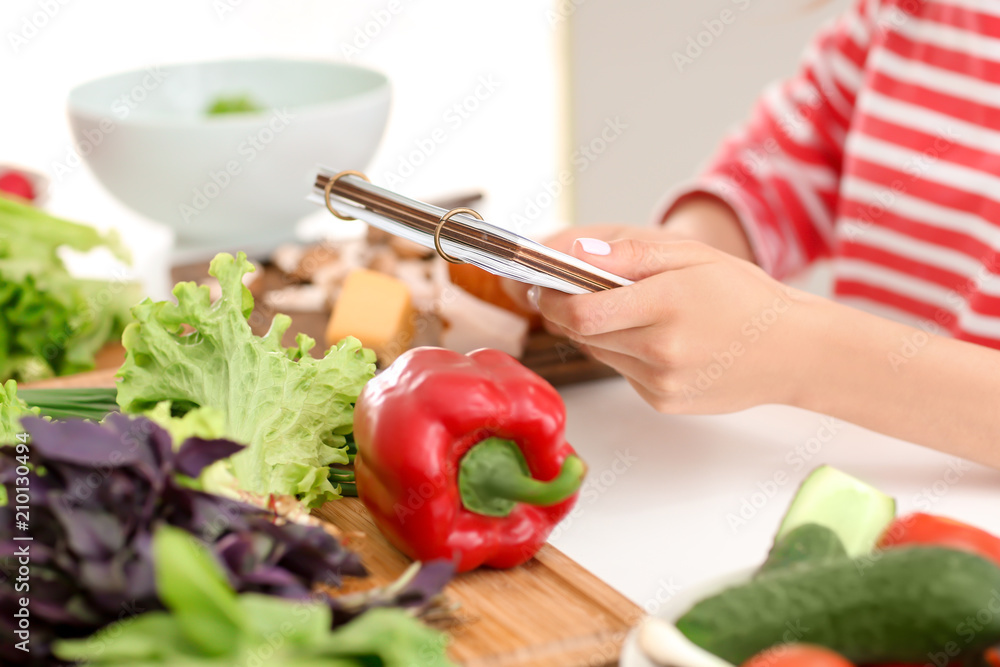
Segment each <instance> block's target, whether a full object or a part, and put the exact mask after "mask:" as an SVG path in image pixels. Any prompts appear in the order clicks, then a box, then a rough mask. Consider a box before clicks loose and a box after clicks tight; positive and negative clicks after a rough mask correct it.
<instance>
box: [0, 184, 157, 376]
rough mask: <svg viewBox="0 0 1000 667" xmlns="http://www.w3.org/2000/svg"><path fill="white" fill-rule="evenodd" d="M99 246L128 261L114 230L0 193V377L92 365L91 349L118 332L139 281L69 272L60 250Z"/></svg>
mask: <svg viewBox="0 0 1000 667" xmlns="http://www.w3.org/2000/svg"><path fill="white" fill-rule="evenodd" d="M101 246H103V247H106V248H107V249H108V250H110V251H111V252H112V253H113V254H114V255H115V256H117V257H118V258H120V259H122V260H123V261H126V262H127V261H128V258H129V257H128V251H127V250H126V248H125V246H124V245H122V243H121V241H120V240H119V238H118V236H117V235H116V234H115V233H114V232H109V233H106V234H102V233H100V232H98V231H97V230H95V229H94V228H92V227H89V226H87V225H81V224H78V223H75V222H70V221H68V220H62V219H60V218H55V217H53V216H51V215H49V214H48V213H45V212H44V211H41V210H39V209H36V208H34V207H32V206H28V205H26V204H22V203H19V202H16V201H14V200H12V199H8V198H3V197H0V381H2V380H5V379H9V378H14V379H18V380H21V381H25V382H27V381H31V380H38V379H43V378H47V377H52V376H54V375H68V374H71V373H77V372H80V371H85V370H90V369H91V368H93V367H94V355H95V354H96V353H97V351H98V350H100V349H101V348H102V347H103V346H104V345H105V343H107V342H108V341H111V340H115V339H117V338H118V336H119V335H120V334H121V332H122V329H123V328H124V327H125V324H126V323H127V322H128V320H129V314H128V309H129V306H131V305H132V304H133V303H135V302H136V301H137V300H138V299H139V298H140V293H139V287H138V285H136V284H133V283H124V282H121V281H102V280H81V279H77V278H74V277H73V276H72V275H70V273H69V271H68V270H67V269H66V266H65V265H64V264H63V261H62V259H61V258H60V257H59V252H58V251H59V249H60V248H71V249H73V250H78V251H80V252H86V251H89V250H93V249H94V248H97V247H101Z"/></svg>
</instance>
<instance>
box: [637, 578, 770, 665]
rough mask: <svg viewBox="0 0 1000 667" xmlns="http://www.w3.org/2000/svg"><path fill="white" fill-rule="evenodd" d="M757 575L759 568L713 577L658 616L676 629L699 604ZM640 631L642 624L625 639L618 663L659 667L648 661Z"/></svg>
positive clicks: (673, 601) (665, 606) (672, 601)
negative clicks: (641, 645)
mask: <svg viewBox="0 0 1000 667" xmlns="http://www.w3.org/2000/svg"><path fill="white" fill-rule="evenodd" d="M756 571H757V567H752V568H743V569H741V570H737V571H735V572H729V573H727V574H724V575H722V576H718V577H713V578H712V579H709V580H707V581H704V582H701V583H699V584H696V585H694V586H690V587H687V588H684V589H682V590H680V591H678V593H677V594H676V595H674V596H673V597H672V598H670V599H669V600H667V601H666V602H665V603H664V604H663V606H662V607H660V608H659V609H658V610H657V611H656V614H655V616H656V617H657V618H659V619H662V620H664V621H666V622H668V623H670V624H671V625H673V624H674V623H676V622H677V620H678V619H679V618H680V617H681V616H683V615H684V614H686V613H687V612H688V610H689V609H691V607H693V606H694V605H695V604H697V603H698V602H700V601H702V600H704V599H705V598H708V597H711V596H713V595H716V594H718V593H721V592H722V591H724V590H725V589H727V588H729V587H730V586H737V585H739V584H743V583H746V582H747V581H749V580H750V578H751V577H752V576H753V573H754V572H756ZM640 629H641V623H640V626H637V627H635V628H633V629H632V631H631V632H629V634H628V637H626V638H625V643H624V645H623V646H622V652H621V656H620V657H619V659H618V664H619V666H620V667H657V665H656V663H655V662H653V661H652V660H650V659H649V658H648V657H646V655H645V654H644V653H643V651H642V648H641V647H640V646H639V632H640ZM692 646H693V644H692ZM714 661H721V660H720V659H719V658H714ZM704 664H706V663H705V662H704V661H700V660H692V661H691V662H689V663H686V664H678V665H674V667H701V666H702V665H704Z"/></svg>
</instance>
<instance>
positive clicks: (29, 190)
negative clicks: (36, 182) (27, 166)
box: [0, 171, 35, 201]
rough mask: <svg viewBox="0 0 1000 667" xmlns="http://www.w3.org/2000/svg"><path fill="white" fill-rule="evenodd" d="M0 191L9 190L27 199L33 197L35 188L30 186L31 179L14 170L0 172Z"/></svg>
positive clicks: (29, 199)
mask: <svg viewBox="0 0 1000 667" xmlns="http://www.w3.org/2000/svg"><path fill="white" fill-rule="evenodd" d="M0 192H9V193H10V194H12V195H17V196H18V197H21V198H22V199H27V200H28V201H31V200H33V199H34V198H35V189H34V188H33V187H31V181H29V180H28V179H27V178H26V177H25V176H24V174H20V173H18V172H16V171H8V172H6V173H4V174H0Z"/></svg>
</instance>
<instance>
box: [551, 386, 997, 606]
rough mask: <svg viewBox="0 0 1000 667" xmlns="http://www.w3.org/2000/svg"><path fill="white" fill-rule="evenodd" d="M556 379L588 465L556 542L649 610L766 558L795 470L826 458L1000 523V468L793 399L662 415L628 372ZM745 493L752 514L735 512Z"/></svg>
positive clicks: (958, 512)
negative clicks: (718, 412)
mask: <svg viewBox="0 0 1000 667" xmlns="http://www.w3.org/2000/svg"><path fill="white" fill-rule="evenodd" d="M561 393H562V395H563V397H564V399H565V401H566V407H567V422H568V423H567V439H568V440H569V442H570V443H572V444H573V446H574V447H576V449H577V451H578V452H579V453H580V455H581V456H582V457H583V459H584V460H586V461H587V463H588V465H589V467H590V472H589V475H588V481H587V482H585V484H586V485H587V486H585V487H584V490H583V492H582V493H581V495H580V500H579V503H578V508H577V509H576V511H575V514H572V515H570V518H569V519H567V520H566V521H565V522H564V523H563V524H561V525H560V526H559V527H557V528H556V531H555V532H554V533H553V536H552V542H553V544H555V545H556V546H557V547H559V548H560V549H562V550H563V551H564V552H565V553H566V554H568V555H569V556H570V557H572V558H573V559H575V560H576V561H578V562H579V563H580V564H582V565H583V566H584V567H586V568H587V569H589V570H590V571H592V572H593V573H594V574H596V575H597V576H599V577H600V578H602V579H604V580H605V581H607V582H609V583H610V584H611V585H612V586H613V587H615V588H616V589H618V590H619V591H621V592H622V593H623V594H625V595H626V596H628V597H629V598H630V599H632V600H633V601H635V602H636V603H637V604H639V605H640V606H642V607H643V608H645V609H646V611H648V612H655V611H656V610H657V609H658V608H659V606H660V605H661V604H662V603H663V602H665V601H666V600H667V599H669V596H670V595H672V594H675V593H676V592H677V591H679V590H682V589H683V588H684V587H687V586H691V585H696V584H698V583H699V582H701V581H704V580H705V579H709V578H712V577H715V576H718V575H720V574H723V573H726V572H729V571H732V570H735V569H739V568H744V567H747V566H750V565H753V564H755V563H759V562H760V561H762V560H763V558H764V556H765V554H766V552H767V550H768V548H769V547H770V544H771V539H772V537H773V535H774V532H775V531H776V529H777V527H778V523H779V521H780V519H781V517H782V515H783V513H784V511H785V509H786V508H787V507H788V503H789V502H790V500H791V498H792V496H793V495H794V493H795V490H796V489H797V487H798V485H799V483H800V482H801V481H802V479H803V478H804V477H805V476H806V475H807V474H808V473H809V471H811V470H812V469H813V468H814V467H815V466H818V465H821V464H830V465H832V466H834V467H836V468H839V469H840V470H843V471H844V472H847V473H850V474H851V475H854V476H856V477H858V478H860V479H862V480H864V481H866V482H868V483H870V484H873V485H874V486H876V487H877V488H879V489H881V490H883V491H885V492H886V493H889V494H891V495H893V496H894V497H895V498H896V500H897V507H898V511H899V512H900V513H908V512H912V511H926V512H930V513H933V514H942V515H945V516H949V517H952V518H955V519H959V520H963V521H966V522H968V523H972V524H974V525H977V526H979V527H981V528H984V529H986V530H989V531H991V532H993V533H996V534H1000V511H997V508H998V501H1000V471H997V470H993V469H990V468H986V467H983V466H979V465H975V464H972V463H969V462H967V461H963V460H960V459H956V458H955V457H951V456H946V455H944V454H940V453H937V452H934V451H931V450H928V449H925V448H922V447H918V446H916V445H913V444H910V443H907V442H903V441H900V440H895V439H893V438H889V437H886V436H883V435H880V434H877V433H873V432H871V431H868V430H865V429H862V428H860V427H857V426H854V425H852V424H848V423H846V422H837V421H833V420H831V419H830V418H829V417H825V416H823V415H819V414H815V413H811V412H806V411H803V410H798V409H795V408H789V407H785V406H763V407H759V408H755V409H752V410H748V411H745V412H741V413H738V414H733V415H724V416H707V417H678V416H668V415H660V414H657V413H656V412H655V411H654V410H653V409H652V408H650V407H649V406H647V405H646V404H645V403H644V402H642V400H641V399H640V398H639V397H638V395H636V394H635V392H634V391H633V390H632V388H631V387H630V386H629V385H628V384H627V383H626V382H625V381H624V380H621V379H612V380H603V381H598V382H592V383H586V384H579V385H574V386H570V387H566V388H564V389H563V390H562V392H561ZM821 440H825V441H826V442H822V441H821ZM997 446H998V447H1000V437H998V443H997ZM810 451H811V452H813V454H811V455H810ZM807 457H808V459H809V460H808V461H807V460H806V458H807ZM616 461H617V463H616ZM626 461H627V462H628V465H627V466H626V463H625V462H626ZM949 471H951V472H949ZM776 479H777V480H778V482H779V483H775V481H774V480H776ZM781 481H783V482H784V483H783V484H781V483H780V482H781ZM765 492H770V495H771V497H770V498H768V497H767V494H765ZM754 494H757V495H754ZM744 501H746V502H747V504H746V505H745V506H744V507H743V512H744V513H745V515H746V516H747V517H748V519H747V520H746V521H745V523H737V522H735V521H734V520H733V519H734V518H739V517H740V511H741V505H743V503H744ZM753 504H756V505H757V506H759V507H754V506H753Z"/></svg>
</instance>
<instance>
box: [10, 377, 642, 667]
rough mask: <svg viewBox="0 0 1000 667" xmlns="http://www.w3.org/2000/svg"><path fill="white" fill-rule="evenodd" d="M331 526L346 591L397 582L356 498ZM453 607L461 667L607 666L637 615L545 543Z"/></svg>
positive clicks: (338, 505) (483, 578)
mask: <svg viewBox="0 0 1000 667" xmlns="http://www.w3.org/2000/svg"><path fill="white" fill-rule="evenodd" d="M116 370H117V369H116V368H108V369H102V370H97V371H91V372H89V373H80V374H78V375H71V376H67V377H62V378H53V379H51V380H46V381H44V382H39V383H34V384H32V385H25V386H32V387H43V386H45V387H113V386H114V374H115V372H116ZM314 513H315V514H316V515H317V516H319V517H320V518H322V519H324V520H325V521H328V522H330V523H332V524H333V525H335V526H336V527H337V529H338V531H339V532H340V533H342V534H343V541H344V543H345V545H346V546H348V547H349V548H350V549H352V550H353V551H356V552H357V553H358V554H360V555H361V560H362V562H363V563H364V565H365V567H367V568H368V571H369V572H370V573H371V575H372V576H371V577H368V578H366V579H354V580H349V581H347V582H345V586H346V587H347V590H361V589H363V588H368V587H371V586H376V585H384V584H387V583H389V582H390V581H392V580H394V579H396V578H397V577H398V576H399V575H400V574H402V572H403V570H404V569H406V567H407V565H409V563H410V561H409V559H408V558H407V557H406V556H404V555H403V554H401V553H400V552H399V551H397V550H396V549H395V548H394V547H393V546H392V545H390V544H389V542H388V541H387V540H386V539H385V538H384V537H382V535H381V534H380V533H379V531H378V529H377V528H376V527H375V524H374V523H373V522H372V520H371V517H370V516H369V514H368V511H367V510H366V509H365V507H364V505H363V504H362V503H361V501H359V500H358V499H357V498H344V499H342V500H338V501H334V502H329V503H327V504H326V505H324V506H323V507H320V508H319V509H318V510H316V511H315V512H314ZM445 595H446V596H447V597H448V600H449V602H454V603H457V605H458V606H457V609H456V611H455V613H454V614H453V618H452V619H450V621H449V622H448V623H447V624H445V625H444V626H442V627H440V629H441V630H443V631H444V632H446V633H447V634H448V635H449V637H450V640H451V643H450V650H449V652H450V655H451V657H452V659H454V660H455V661H456V662H458V663H461V664H462V665H465V666H466V667H515V666H517V667H553V666H558V667H584V666H586V667H610V666H611V665H617V664H618V656H619V653H620V651H621V646H622V643H623V642H624V641H625V636H626V634H627V633H628V631H629V630H630V628H632V626H634V625H635V624H636V623H638V621H639V619H640V618H641V617H642V615H643V612H642V611H641V609H640V608H639V607H638V606H637V605H635V604H634V603H632V602H631V601H629V600H628V599H627V598H625V596H623V595H622V594H621V593H618V592H617V591H615V590H614V589H613V588H611V587H610V586H609V585H608V584H606V583H604V582H603V581H601V580H600V579H598V578H597V577H595V576H594V575H593V574H591V573H590V572H588V571H587V570H585V569H583V568H582V567H581V566H580V565H579V564H577V563H576V562H575V561H573V560H572V559H570V558H569V557H568V556H566V555H565V554H563V553H562V552H561V551H559V550H558V549H556V548H555V547H553V546H551V545H549V544H546V545H545V546H544V547H542V549H541V551H539V552H538V554H537V555H536V556H535V558H534V559H532V560H530V561H528V562H527V563H526V564H524V565H522V566H520V567H516V568H513V569H510V570H485V569H484V570H476V571H474V572H467V573H465V574H461V575H458V576H457V577H456V578H455V579H454V580H453V581H452V582H451V583H450V584H449V585H448V587H447V589H446V590H445Z"/></svg>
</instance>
